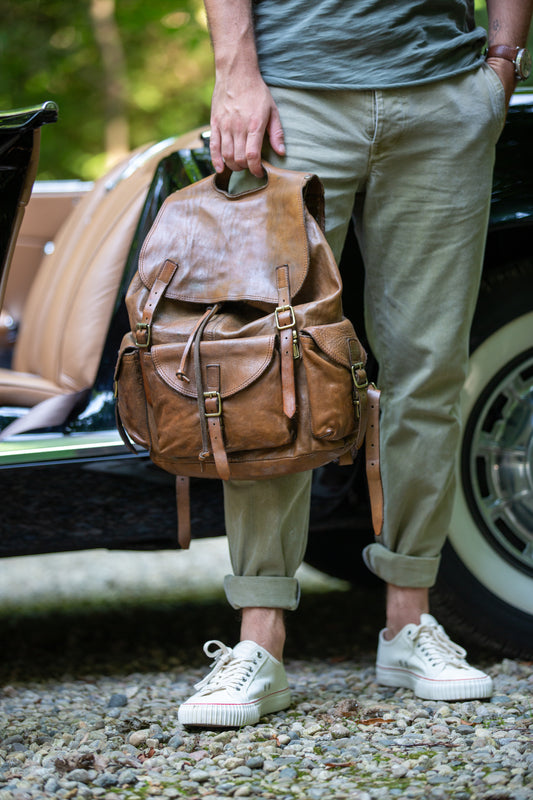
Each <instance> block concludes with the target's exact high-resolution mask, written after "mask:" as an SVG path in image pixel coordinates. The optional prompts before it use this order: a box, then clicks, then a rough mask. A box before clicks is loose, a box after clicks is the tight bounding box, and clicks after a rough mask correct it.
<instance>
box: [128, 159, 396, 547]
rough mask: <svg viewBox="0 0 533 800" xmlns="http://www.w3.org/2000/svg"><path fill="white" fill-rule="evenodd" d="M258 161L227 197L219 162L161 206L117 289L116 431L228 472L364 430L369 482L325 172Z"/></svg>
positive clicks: (345, 443)
mask: <svg viewBox="0 0 533 800" xmlns="http://www.w3.org/2000/svg"><path fill="white" fill-rule="evenodd" d="M264 168H265V172H266V176H267V181H266V183H265V184H264V185H263V186H260V187H258V188H257V189H254V190H251V191H247V192H243V193H241V194H230V193H229V191H228V185H229V178H230V175H231V173H230V172H229V171H227V172H225V173H223V174H222V175H219V176H210V177H208V178H205V179H204V180H202V181H199V182H198V183H194V184H192V185H191V186H188V187H186V188H184V189H181V190H179V191H178V192H175V193H174V194H173V195H171V196H170V197H168V198H167V199H166V201H165V202H164V204H163V206H162V208H161V210H160V212H159V214H158V216H157V219H156V220H155V222H154V225H153V226H152V228H151V230H150V232H149V234H148V236H147V238H146V240H145V242H144V245H143V248H142V251H141V254H140V257H139V265H138V271H137V273H136V275H135V276H134V279H133V281H132V283H131V285H130V287H129V290H128V293H127V296H126V304H127V308H128V314H129V319H130V323H131V331H130V332H129V333H127V334H126V335H125V336H124V339H123V341H122V345H121V348H120V352H119V357H118V362H117V368H116V395H117V412H118V424H119V430H121V431H122V432H123V433H124V429H125V431H127V433H128V435H129V437H130V439H131V440H133V441H134V442H136V443H137V444H138V445H141V446H142V447H143V448H146V449H147V450H148V451H149V453H150V457H151V459H152V460H153V461H154V463H156V464H157V465H159V466H160V467H162V468H163V469H165V470H167V471H169V472H171V473H173V474H175V475H178V476H198V477H208V478H222V479H224V480H227V479H230V478H231V479H260V478H269V477H274V476H279V475H283V474H287V473H292V472H299V471H302V470H307V469H311V468H314V467H318V466H321V465H323V464H325V463H327V462H330V461H333V460H336V459H340V460H342V461H345V462H348V463H349V461H350V460H351V455H352V454H353V453H354V452H355V451H356V450H357V449H358V448H359V447H360V446H361V444H362V441H363V439H364V436H365V433H366V432H367V427H368V428H369V431H370V433H371V435H369V437H368V441H369V448H370V460H369V462H367V464H368V465H369V466H370V471H369V477H370V486H371V493H372V488H373V487H374V486H377V485H378V483H377V482H379V461H378V436H377V415H378V393H377V390H375V388H373V387H372V386H370V385H369V383H368V380H367V375H366V371H365V364H366V353H365V351H364V349H363V347H362V346H361V344H360V342H359V340H358V338H357V336H356V334H355V331H354V329H353V326H352V324H351V322H350V321H349V320H348V319H346V318H345V317H344V316H343V313H342V302H341V292H342V283H341V278H340V274H339V271H338V268H337V265H336V263H335V260H334V257H333V254H332V252H331V250H330V248H329V246H328V244H327V242H326V239H325V237H324V234H323V208H324V202H323V189H322V184H321V183H320V181H319V179H318V178H317V177H316V176H315V175H309V174H305V173H300V172H293V171H288V170H282V169H278V168H274V167H272V166H271V165H269V164H266V163H265V164H264ZM369 412H372V413H371V414H369ZM369 419H370V423H369ZM124 438H125V441H126V442H127V443H128V437H126V436H125V435H124ZM130 444H131V443H130ZM367 452H368V449H367ZM376 497H377V495H376ZM179 504H180V501H179V500H178V506H179ZM378 506H379V503H378V504H377V505H376V504H374V511H375V510H376V509H377V508H378ZM377 513H378V516H380V513H381V512H380V511H379V510H378V511H377ZM375 523H376V520H375ZM377 524H378V525H379V527H380V526H381V522H380V519H378V521H377ZM180 542H181V543H182V545H183V544H185V545H186V544H187V534H186V535H185V537H182V538H181V539H180Z"/></svg>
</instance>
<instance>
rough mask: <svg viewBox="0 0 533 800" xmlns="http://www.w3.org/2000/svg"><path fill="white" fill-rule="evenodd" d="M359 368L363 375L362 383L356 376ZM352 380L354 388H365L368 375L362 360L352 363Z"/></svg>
mask: <svg viewBox="0 0 533 800" xmlns="http://www.w3.org/2000/svg"><path fill="white" fill-rule="evenodd" d="M358 370H361V371H362V373H363V375H364V376H365V378H364V381H363V382H362V383H359V382H358V378H357V374H356V373H357V371H358ZM352 380H353V383H354V386H355V388H356V389H366V387H367V386H368V377H367V374H366V372H365V365H364V364H363V362H362V361H358V362H357V364H352Z"/></svg>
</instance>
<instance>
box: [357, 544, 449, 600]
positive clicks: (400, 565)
mask: <svg viewBox="0 0 533 800" xmlns="http://www.w3.org/2000/svg"><path fill="white" fill-rule="evenodd" d="M363 559H364V562H365V564H366V565H367V567H368V569H369V570H370V571H371V572H373V573H374V574H375V575H377V576H378V577H379V578H381V579H382V580H383V581H385V582H386V583H391V584H393V585H394V586H406V587H409V588H411V589H426V588H430V587H431V586H433V584H434V583H435V581H436V580H437V573H438V571H439V564H440V556H422V557H419V556H405V555H402V554H400V553H393V552H391V551H390V550H387V548H386V547H384V546H383V545H382V544H379V543H377V542H375V543H374V544H369V545H368V547H365V549H364V550H363Z"/></svg>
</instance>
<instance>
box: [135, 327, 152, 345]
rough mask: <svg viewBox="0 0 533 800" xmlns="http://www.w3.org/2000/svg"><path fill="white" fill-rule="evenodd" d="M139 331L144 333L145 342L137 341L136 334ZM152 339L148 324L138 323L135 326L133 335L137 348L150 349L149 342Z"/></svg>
mask: <svg viewBox="0 0 533 800" xmlns="http://www.w3.org/2000/svg"><path fill="white" fill-rule="evenodd" d="M140 331H144V332H145V333H146V342H140V341H139V339H138V334H139V332H140ZM151 338H152V329H151V326H150V324H149V323H148V322H138V323H137V325H136V333H135V344H136V345H137V347H150V341H151Z"/></svg>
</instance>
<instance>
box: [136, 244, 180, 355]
mask: <svg viewBox="0 0 533 800" xmlns="http://www.w3.org/2000/svg"><path fill="white" fill-rule="evenodd" d="M177 268H178V265H177V264H175V263H174V261H170V259H167V260H166V261H165V263H164V264H163V266H162V268H161V272H160V273H159V275H158V276H157V278H156V279H155V281H154V285H153V286H152V288H151V290H150V294H149V295H148V299H147V300H146V305H145V306H144V309H143V315H142V320H141V322H138V323H137V327H136V329H135V330H134V331H133V336H134V338H135V343H136V345H137V347H150V339H151V335H150V332H151V327H152V320H153V318H154V313H155V310H156V308H157V306H158V305H159V301H160V300H161V298H162V297H163V295H164V294H165V290H166V288H167V286H168V284H169V283H170V281H171V280H172V277H173V275H174V273H175V272H176V270H177Z"/></svg>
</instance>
